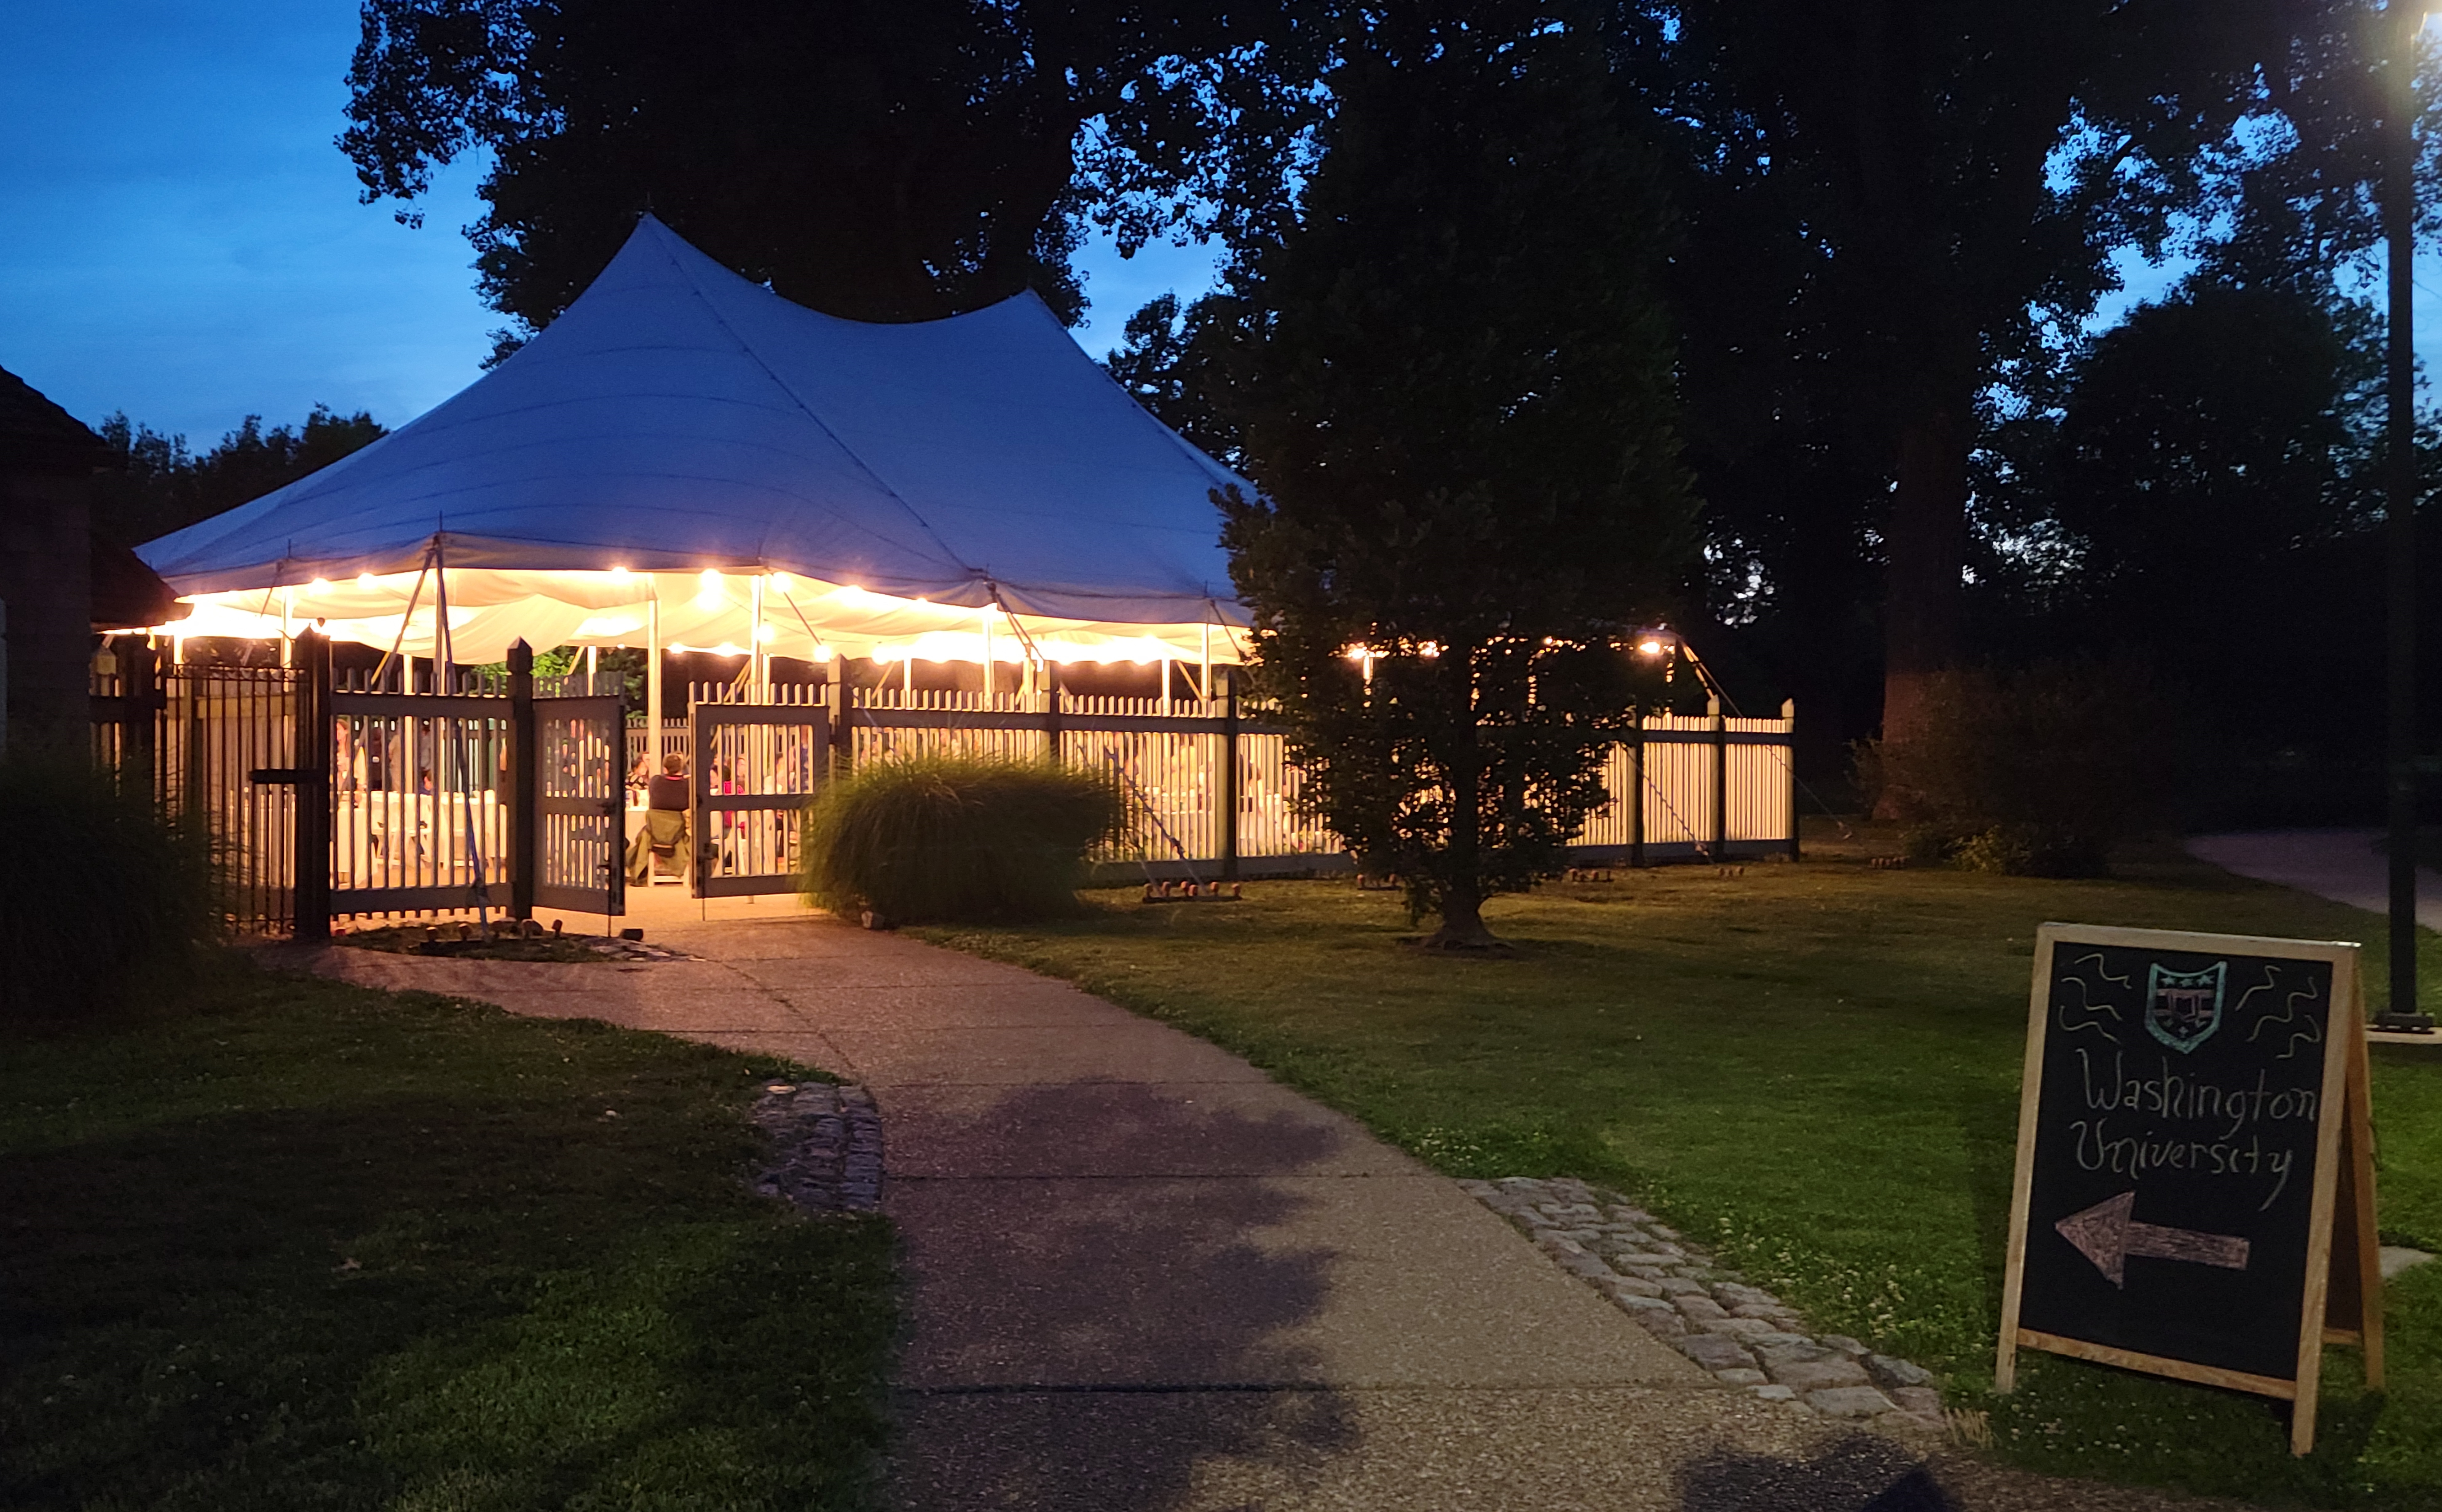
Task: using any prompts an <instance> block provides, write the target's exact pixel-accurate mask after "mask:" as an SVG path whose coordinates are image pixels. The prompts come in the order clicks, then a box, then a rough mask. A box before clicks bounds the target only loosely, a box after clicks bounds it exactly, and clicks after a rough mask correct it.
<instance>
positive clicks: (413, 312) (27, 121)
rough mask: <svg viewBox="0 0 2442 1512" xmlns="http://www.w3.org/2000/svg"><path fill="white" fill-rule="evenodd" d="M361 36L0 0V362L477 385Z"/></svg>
mask: <svg viewBox="0 0 2442 1512" xmlns="http://www.w3.org/2000/svg"><path fill="white" fill-rule="evenodd" d="M355 39H356V8H355V5H354V4H353V3H352V0H251V3H249V4H246V5H197V4H194V3H192V0H189V3H186V4H169V3H161V0H153V3H146V0H78V3H75V4H68V3H64V0H7V3H6V4H0V367H5V368H8V369H9V370H10V371H11V372H14V373H17V374H19V375H20V376H22V377H24V378H25V379H26V380H27V382H28V383H31V384H32V385H33V386H34V387H35V388H37V389H40V390H42V391H43V392H46V393H47V394H49V395H50V396H51V398H53V399H54V400H56V401H57V402H58V403H59V404H60V405H62V406H63V407H64V408H65V409H66V410H68V411H69V412H70V413H72V414H74V415H76V416H78V417H79V418H80V419H82V420H84V421H86V422H87V423H93V422H97V421H99V420H100V419H101V417H102V416H104V415H106V414H108V413H110V412H111V411H112V410H122V409H123V410H126V411H127V413H128V414H129V415H130V416H131V417H132V418H134V419H136V420H138V421H141V422H143V423H145V424H148V425H150V426H152V427H153V428H155V429H156V430H161V431H165V432H183V433H184V434H185V435H186V436H187V438H188V441H189V443H190V444H191V445H192V446H195V447H196V448H197V449H198V450H200V449H203V448H204V447H207V446H210V445H212V444H213V443H214V442H215V441H217V440H218V439H219V437H220V436H221V435H222V433H223V432H225V431H227V430H228V429H230V428H233V427H235V426H236V425H237V423H238V422H239V420H240V419H241V418H242V417H243V416H245V415H246V414H248V413H258V414H261V415H263V416H264V419H265V420H266V422H268V423H271V424H280V423H283V422H294V421H297V420H300V419H301V418H303V416H304V415H305V413H306V411H307V410H310V409H311V408H312V407H313V406H314V405H315V404H317V403H323V404H328V405H330V406H331V407H332V408H333V409H335V410H343V411H344V410H358V409H363V410H372V411H373V413H374V417H375V418H376V419H379V420H380V421H382V422H383V423H384V424H387V425H390V426H392V427H395V426H398V425H400V424H402V423H404V422H405V421H407V420H409V419H411V418H413V417H414V416H415V415H418V414H421V413H422V412H423V411H425V410H428V409H430V408H431V407H432V406H433V405H435V404H437V403H439V402H440V401H441V400H443V399H445V398H446V397H447V396H448V395H449V394H451V393H453V392H457V390H459V389H460V388H463V387H464V386H465V384H466V383H468V382H469V381H471V380H472V379H473V378H474V377H475V376H476V375H477V373H478V371H479V370H478V367H477V364H478V362H479V361H480V360H481V359H482V357H483V355H484V353H486V352H487V351H489V350H490V341H489V339H488V337H486V335H485V333H486V332H487V331H489V330H490V329H491V328H493V327H494V326H496V325H499V324H501V323H502V322H501V319H500V317H498V316H497V315H495V314H494V313H493V312H491V311H489V310H487V309H485V308H484V307H483V305H482V303H481V302H480V301H478V300H477V299H476V297H475V293H474V275H473V272H472V270H471V268H470V267H469V265H468V264H469V263H470V261H471V259H472V255H473V254H472V252H471V250H470V249H469V247H468V246H467V245H466V242H465V238H464V237H462V236H460V235H459V234H458V228H459V227H461V226H463V225H465V223H466V222H467V221H469V220H471V219H473V217H474V213H475V204H476V202H475V200H474V183H475V179H476V177H477V174H476V173H474V172H473V170H472V168H471V166H462V167H461V168H459V169H457V170H453V171H452V172H451V173H447V174H446V175H444V176H443V178H442V179H441V181H440V182H439V183H438V185H437V186H436V188H435V191H434V193H433V194H432V195H431V196H430V198H429V200H428V204H427V209H428V216H427V222H426V225H425V227H424V228H423V229H421V230H410V229H408V228H404V227H401V226H399V225H397V224H396V223H395V222H394V221H393V220H392V213H391V211H392V207H390V206H388V205H373V206H368V205H359V204H357V203H356V182H355V175H354V173H352V172H351V171H350V169H349V167H348V164H347V161H346V159H344V158H343V157H341V156H340V155H339V152H338V150H337V148H336V147H334V146H333V145H332V137H335V136H336V135H337V132H338V130H339V127H340V125H341V118H340V109H341V107H342V105H343V104H344V103H345V100H346V95H347V91H346V87H345V85H344V84H343V82H341V81H342V78H343V76H344V74H345V73H346V70H347V65H348V57H349V53H350V51H351V49H352V48H353V47H354V46H355ZM1082 262H1083V265H1084V271H1085V272H1086V275H1087V283H1086V292H1087V294H1088V295H1089V296H1090V297H1091V298H1092V300H1093V301H1094V305H1093V309H1092V311H1091V312H1090V319H1089V323H1088V324H1087V325H1086V326H1085V327H1084V328H1083V329H1081V330H1080V331H1079V332H1078V333H1077V336H1078V339H1079V341H1080V342H1081V343H1082V344H1083V345H1084V347H1085V348H1086V350H1088V351H1089V352H1092V353H1093V354H1094V355H1097V356H1099V355H1102V354H1103V352H1105V351H1107V350H1108V349H1109V348H1110V347H1111V346H1113V345H1115V344H1116V343H1117V342H1118V340H1119V336H1120V328H1121V324H1122V322H1124V321H1125V319H1127V316H1128V315H1129V313H1130V312H1132V311H1134V310H1135V309H1136V308H1137V307H1138V306H1139V304H1141V303H1142V302H1143V301H1145V300H1146V299H1149V298H1151V297H1152V296H1154V295H1156V294H1158V293H1161V292H1162V291H1163V290H1165V289H1176V290H1177V291H1179V292H1180V293H1181V294H1182V295H1188V296H1192V295H1193V294H1194V293H1196V292H1200V291H1201V290H1202V289H1203V288H1205V287H1206V286H1207V285H1208V284H1209V282H1210V281H1211V276H1212V255H1211V254H1210V253H1209V252H1208V251H1206V250H1205V249H1203V248H1200V247H1187V248H1175V247H1170V246H1154V247H1151V248H1148V249H1147V250H1146V251H1145V252H1144V253H1142V254H1140V255H1139V256H1138V257H1137V258H1135V259H1133V260H1122V259H1121V258H1120V257H1119V255H1118V253H1117V251H1116V249H1114V248H1113V247H1111V246H1109V245H1108V244H1107V243H1103V244H1099V245H1097V246H1093V247H1090V248H1089V249H1088V250H1087V251H1086V253H1085V254H1084V258H1083V259H1082ZM2420 271H2423V272H2424V274H2425V276H2424V277H2423V278H2422V279H2421V281H2420V282H2423V283H2424V284H2426V285H2427V286H2428V287H2429V288H2442V271H2433V270H2424V269H2421V270H2420ZM2137 282H2138V287H2136V288H2135V289H2132V291H2131V294H2132V297H2133V296H2135V295H2141V294H2146V293H2152V292H2155V291H2156V290H2158V289H2159V288H2160V284H2161V282H2163V276H2162V275H2160V274H2154V275H2147V276H2141V278H2140V279H2139V280H2138V281H2137ZM2123 302H2124V301H2123ZM2417 331H2418V347H2419V349H2420V350H2421V351H2424V352H2426V353H2427V354H2428V355H2429V356H2430V355H2432V354H2433V352H2434V351H2435V350H2436V349H2437V348H2442V298H2436V297H2434V296H2433V295H2432V294H2430V293H2429V294H2426V295H2424V296H2423V297H2421V299H2420V309H2419V318H2418V321H2417Z"/></svg>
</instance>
